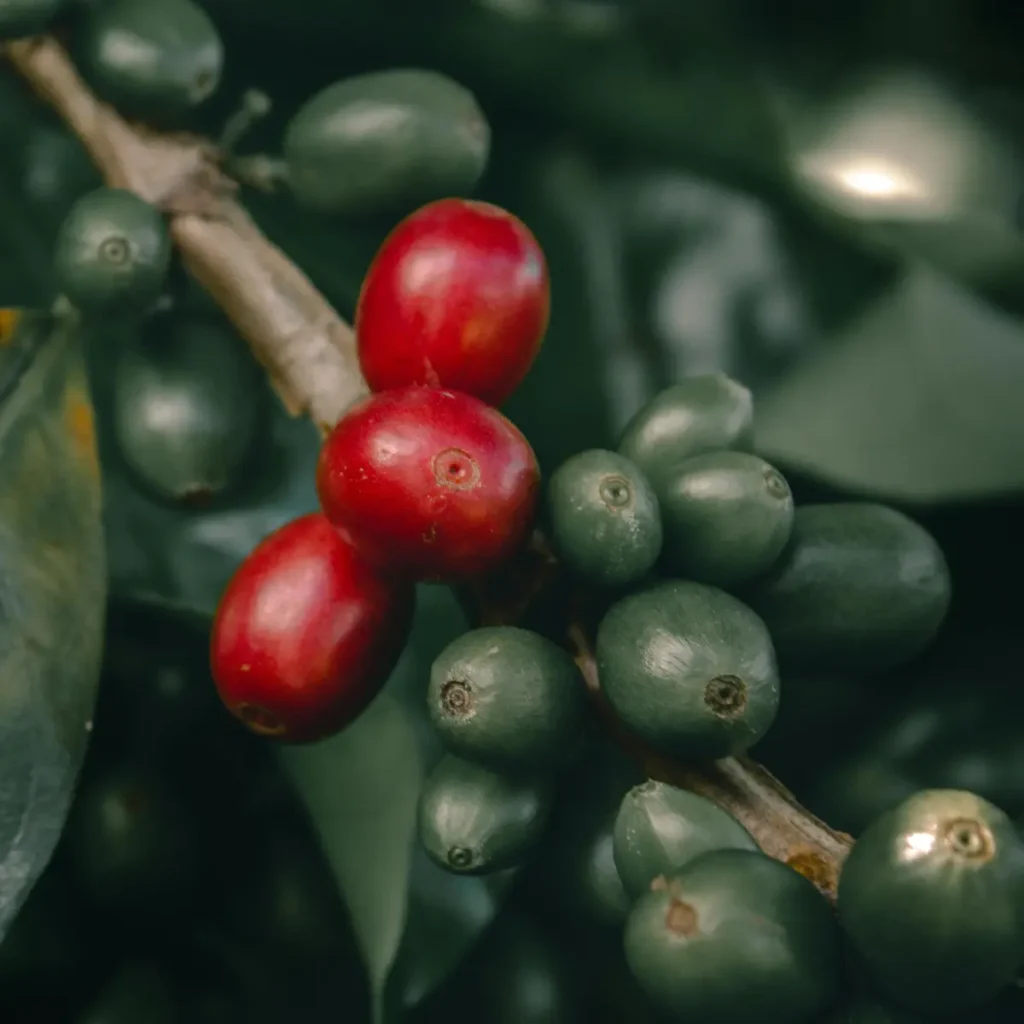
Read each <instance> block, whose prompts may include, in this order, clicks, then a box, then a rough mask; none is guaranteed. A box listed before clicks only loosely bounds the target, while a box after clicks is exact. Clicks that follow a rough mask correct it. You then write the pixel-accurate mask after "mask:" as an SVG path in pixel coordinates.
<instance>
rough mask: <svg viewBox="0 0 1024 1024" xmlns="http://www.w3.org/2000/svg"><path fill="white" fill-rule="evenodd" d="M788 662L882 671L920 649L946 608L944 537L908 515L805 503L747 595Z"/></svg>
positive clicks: (875, 508) (864, 507) (855, 505)
mask: <svg viewBox="0 0 1024 1024" xmlns="http://www.w3.org/2000/svg"><path fill="white" fill-rule="evenodd" d="M744 600H746V601H747V602H748V603H749V604H750V605H751V607H752V608H754V610H755V611H757V613H758V614H759V615H760V616H761V617H762V618H763V619H764V621H765V622H766V623H767V624H768V628H769V629H770V630H771V634H772V640H773V641H774V643H775V647H776V650H777V651H778V654H779V657H780V658H781V659H782V660H783V661H784V662H785V663H786V664H787V665H800V666H802V667H804V668H811V667H814V668H820V669H826V670H827V669H829V668H832V669H841V670H842V671H844V672H848V671H850V670H857V671H875V672H878V671H883V670H885V669H888V668H892V667H893V666H895V665H897V664H899V663H901V662H904V661H907V660H909V659H910V658H913V657H914V656H916V655H917V654H919V653H920V652H921V651H923V650H924V649H925V648H926V647H927V646H928V645H929V644H930V643H931V641H932V640H933V639H934V637H935V634H936V633H937V632H938V630H939V627H940V626H941V625H942V622H943V621H944V619H945V617H946V612H947V610H948V609H949V601H950V579H949V570H948V569H947V567H946V561H945V558H944V557H943V554H942V551H941V550H940V549H939V546H938V544H936V542H935V540H934V539H933V538H932V537H931V535H930V534H929V533H928V532H927V531H926V530H924V529H923V528H922V527H921V526H919V525H918V524H917V523H915V522H914V521H913V520H912V519H909V518H908V517H907V516H905V515H904V514H903V513H902V512H897V511H896V510H895V509H891V508H886V507H885V506H883V505H874V504H869V503H863V504H861V503H856V502H851V503H836V504H829V505H803V506H801V507H800V508H798V509H797V510H796V515H795V517H794V522H793V535H792V537H791V540H790V543H789V545H788V547H787V549H786V551H785V552H784V554H783V556H782V557H781V558H780V560H779V562H778V563H777V564H776V566H775V567H774V568H773V569H772V570H771V572H770V573H769V574H768V575H767V576H766V577H765V578H764V579H763V580H760V581H758V582H757V583H756V584H755V585H754V586H753V587H752V588H751V589H750V590H749V592H747V593H746V594H745V595H744Z"/></svg>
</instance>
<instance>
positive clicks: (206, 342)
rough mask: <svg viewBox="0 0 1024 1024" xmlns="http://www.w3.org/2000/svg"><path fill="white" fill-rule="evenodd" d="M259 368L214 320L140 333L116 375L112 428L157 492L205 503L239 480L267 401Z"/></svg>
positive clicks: (132, 462)
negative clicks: (263, 405) (263, 399)
mask: <svg viewBox="0 0 1024 1024" xmlns="http://www.w3.org/2000/svg"><path fill="white" fill-rule="evenodd" d="M263 394H264V392H263V390H262V381H261V380H260V375H259V367H258V365H257V364H256V362H255V361H254V360H253V359H252V358H251V356H250V355H249V352H248V350H247V349H246V347H245V345H244V344H243V343H242V341H241V340H240V339H239V338H238V337H237V336H236V335H235V334H233V333H232V332H231V331H230V330H229V329H228V328H227V327H226V326H222V325H221V324H220V323H218V322H215V321H207V320H200V319H191V318H189V319H183V320H180V321H178V322H176V323H175V324H174V325H173V326H172V327H171V328H170V329H168V330H167V331H166V332H165V333H164V332H161V333H157V334H156V336H154V337H146V336H140V337H138V338H136V339H134V340H133V341H132V342H131V343H130V344H129V345H128V346H126V348H125V349H124V351H123V352H122V353H121V356H120V361H119V363H118V365H117V369H116V372H115V377H114V431H115V437H116V440H117V444H118V447H119V449H120V452H121V455H122V456H123V458H124V460H125V462H126V463H127V465H128V467H129V468H130V469H131V471H132V472H133V473H134V474H135V476H136V477H137V478H138V480H139V481H140V482H141V483H142V484H143V485H144V486H145V487H146V488H147V489H148V490H149V491H151V492H152V493H153V494H154V495H156V496H157V497H160V498H163V499H166V500H170V501H176V502H193V503H198V502H203V501H207V500H209V499H210V498H211V497H213V496H215V495H218V494H220V493H222V492H224V491H225V490H227V489H228V488H229V487H230V486H231V485H232V484H234V483H235V482H236V481H237V480H238V479H239V476H240V474H241V472H242V470H243V468H244V466H245V463H246V459H247V458H248V456H249V454H250V452H251V450H252V446H253V442H254V438H255V436H256V432H257V429H258V426H259V414H260V409H261V408H262V398H263Z"/></svg>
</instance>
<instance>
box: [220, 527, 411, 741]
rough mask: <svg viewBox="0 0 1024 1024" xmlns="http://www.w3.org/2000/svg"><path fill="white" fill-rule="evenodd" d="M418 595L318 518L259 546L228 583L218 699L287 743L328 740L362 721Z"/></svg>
mask: <svg viewBox="0 0 1024 1024" xmlns="http://www.w3.org/2000/svg"><path fill="white" fill-rule="evenodd" d="M414 602H415V591H414V589H413V588H412V587H411V586H410V585H407V584H403V583H400V582H395V581H385V580H383V579H381V578H379V577H378V575H377V574H376V573H374V572H373V570H372V569H370V568H369V567H368V566H367V565H366V563H365V562H364V561H363V560H362V559H361V558H360V557H359V556H358V555H357V554H356V552H355V551H354V549H353V548H352V546H351V545H350V544H349V543H347V542H346V541H345V539H344V538H343V537H342V536H341V535H340V534H339V533H338V531H337V530H336V529H334V527H333V526H331V524H330V523H329V522H328V521H327V520H326V519H325V518H324V517H323V516H322V515H321V514H319V513H314V514H311V515H306V516H302V517H300V518H298V519H295V520H293V521H292V522H290V523H287V524H286V525H285V526H282V527H280V528H279V529H278V530H276V531H275V532H274V533H272V534H270V535H269V536H268V537H266V538H265V539H264V540H263V541H262V542H261V543H260V544H258V545H257V546H256V547H255V548H254V549H253V551H252V552H251V553H250V554H249V556H248V557H247V558H246V559H245V561H244V562H243V563H242V564H241V565H240V566H239V568H238V569H237V570H236V572H235V575H234V576H233V578H232V579H231V582H230V583H229V584H228V586H227V589H226V590H225V592H224V594H223V596H222V597H221V601H220V605H219V607H218V610H217V615H216V617H215V619H214V623H213V632H212V637H211V647H210V665H211V671H212V674H213V678H214V681H215V682H216V684H217V691H218V693H219V694H220V697H221V700H222V701H223V702H224V704H225V705H226V706H227V708H228V710H229V711H231V713H232V714H234V715H235V716H236V717H238V718H239V719H241V720H242V722H244V723H245V724H246V725H247V726H248V727H249V729H251V730H252V731H253V732H255V733H258V734H260V735H263V736H269V737H272V738H274V739H278V740H282V741H284V742H291V743H302V742H310V741H312V740H318V739H323V738H325V737H327V736H330V735H332V734H334V733H336V732H338V731H339V730H341V729H342V728H344V727H345V726H346V725H348V724H350V723H351V722H352V721H353V720H354V719H355V718H357V717H358V715H359V714H360V712H362V711H363V710H364V709H365V708H366V707H367V705H369V703H370V702H371V701H372V700H373V698H374V697H375V696H376V695H377V693H378V692H379V691H380V689H381V687H382V686H383V685H384V683H385V682H386V681H387V678H388V676H389V675H390V674H391V672H392V670H393V669H394V667H395V663H396V662H397V661H398V657H399V655H400V654H401V652H402V650H403V648H404V646H405V644H406V641H407V640H408V636H409V630H410V629H411V627H412V618H413V610H414Z"/></svg>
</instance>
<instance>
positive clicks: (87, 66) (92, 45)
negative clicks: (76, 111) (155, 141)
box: [76, 0, 224, 119]
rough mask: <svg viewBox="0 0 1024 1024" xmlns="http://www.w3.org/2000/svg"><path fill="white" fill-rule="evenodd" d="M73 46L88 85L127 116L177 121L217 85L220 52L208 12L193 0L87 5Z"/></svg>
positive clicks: (221, 60) (123, 0) (113, 0)
mask: <svg viewBox="0 0 1024 1024" xmlns="http://www.w3.org/2000/svg"><path fill="white" fill-rule="evenodd" d="M76 43H77V44H78V63H79V66H80V67H81V69H82V72H83V74H84V75H85V77H86V78H87V79H88V80H89V83H90V84H91V85H92V87H93V88H94V89H95V90H96V92H97V93H98V94H99V95H100V96H101V97H102V98H103V99H105V100H106V101H107V102H108V103H112V104H113V105H114V106H116V107H117V108H118V109H119V110H120V111H122V112H123V113H126V114H129V115H132V116H136V117H142V118H145V117H156V118H160V119H163V118H171V119H176V118H178V117H180V116H182V115H183V114H186V113H188V112H189V111H191V110H192V109H193V108H195V107H197V106H199V104H201V103H203V102H204V101H205V100H207V99H209V98H210V96H212V95H213V93H214V92H215V91H216V89H217V86H218V85H219V84H220V78H221V71H222V69H223V65H224V47H223V44H222V43H221V38H220V35H219V33H218V32H217V29H216V26H215V25H214V24H213V22H212V21H211V20H210V17H209V15H208V14H207V13H206V11H205V10H203V8H202V7H200V6H199V5H198V4H195V3H193V2H192V0H105V2H104V3H98V4H92V5H90V7H89V9H88V14H87V16H86V18H85V19H84V23H83V25H82V27H81V31H80V33H79V34H78V35H77V36H76Z"/></svg>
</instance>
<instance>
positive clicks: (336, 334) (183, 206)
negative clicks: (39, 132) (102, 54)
mask: <svg viewBox="0 0 1024 1024" xmlns="http://www.w3.org/2000/svg"><path fill="white" fill-rule="evenodd" d="M3 52H4V53H5V54H6V56H7V57H8V59H9V60H10V61H11V63H12V64H13V65H14V66H15V68H17V70H18V71H19V72H20V73H21V75H22V76H23V77H24V78H25V80H26V81H27V82H28V83H29V84H30V85H31V86H32V88H33V89H34V90H35V92H36V93H37V94H38V95H39V96H40V97H41V98H42V99H43V100H45V101H46V102H47V103H48V104H49V105H50V106H51V107H52V108H53V109H54V110H55V111H56V112H57V113H58V114H60V116H61V117H62V118H63V120H64V122H65V124H67V126H68V127H69V128H70V129H71V130H72V131H73V132H74V134H75V135H76V136H77V137H78V139H79V141H80V142H81V143H82V145H83V146H84V147H85V149H86V151H87V152H88V153H89V155H90V157H91V158H92V160H93V162H94V163H95V164H96V167H97V168H98V169H99V171H100V173H101V174H102V175H103V178H104V180H105V181H106V183H107V185H109V186H111V187H114V188H125V189H130V190H131V191H132V192H135V193H136V194H137V195H139V196H141V197H142V198H143V199H145V200H147V201H148V202H151V203H153V204H155V205H156V206H159V207H160V208H161V209H162V210H164V211H165V212H166V213H167V216H168V219H169V222H170V230H171V235H172V237H173V238H174V241H175V243H176V244H177V246H178V250H179V252H180V253H181V255H182V258H183V260H184V262H185V265H186V267H187V268H188V269H189V270H190V271H191V273H192V274H193V276H194V277H195V278H196V279H197V280H198V281H199V283H200V284H201V285H202V286H203V287H204V288H206V290H207V291H209V293H210V294H211V295H212V296H213V298H214V299H215V300H216V301H217V302H218V303H219V304H220V305H221V306H222V307H223V309H224V311H225V312H226V313H227V315H228V316H229V317H230V318H231V320H232V321H233V322H234V324H235V326H236V327H237V329H238V331H239V333H240V334H241V335H242V336H243V337H244V338H245V339H246V340H247V341H248V342H249V344H250V346H251V347H252V350H253V353H254V354H255V355H256V358H257V359H259V361H260V362H261V363H262V364H263V365H264V367H266V369H267V372H268V374H269V375H270V379H271V381H272V383H273V385H274V387H275V389H276V390H277V393H278V394H279V395H280V397H281V400H282V402H284V404H285V406H286V407H287V409H288V410H289V412H291V413H292V414H293V415H299V414H301V413H308V414H309V416H310V417H311V418H312V419H313V421H314V423H316V425H317V426H318V427H319V428H320V430H321V431H322V432H326V431H327V430H328V429H330V427H331V426H332V425H333V424H334V423H336V422H337V420H338V419H339V418H340V417H341V415H342V414H343V413H344V412H345V410H346V409H347V408H348V407H349V406H350V405H351V404H352V402H353V401H354V400H355V399H357V398H359V397H360V396H361V395H362V394H364V393H365V392H366V385H365V383H364V382H363V379H362V376H361V374H360V372H359V364H358V361H357V359H356V352H355V339H354V336H353V334H352V329H351V327H350V326H349V325H348V324H346V323H345V321H344V320H342V318H341V317H340V316H339V315H338V313H337V312H336V311H335V310H334V309H333V308H332V307H331V304H330V303H329V302H328V301H327V300H326V299H325V298H324V297H323V296H322V295H321V294H320V292H318V291H317V290H316V288H314V287H313V285H312V284H311V283H310V281H309V279H308V278H307V277H306V276H305V275H304V274H303V273H302V272H301V271H299V270H298V269H297V268H296V267H295V265H294V264H293V263H292V262H291V261H290V260H289V259H288V258H287V257H286V256H285V255H284V254H283V253H282V252H281V251H280V250H279V249H278V248H277V247H276V246H274V245H273V244H272V243H271V242H270V241H269V240H268V239H267V238H266V236H264V235H263V233H262V232H261V231H260V230H259V228H258V227H257V226H256V225H255V223H253V220H252V218H251V217H250V216H249V215H248V213H247V212H246V211H245V209H244V208H243V207H242V206H241V205H240V204H239V203H238V202H237V201H236V199H235V198H234V191H235V189H234V183H233V182H231V181H230V179H228V178H227V177H226V176H225V175H224V174H223V173H222V171H221V170H220V167H219V166H218V157H219V153H218V152H217V150H216V148H215V147H213V146H212V145H211V144H210V143H209V142H208V141H206V140H204V139H199V138H195V137H193V136H188V135H168V134H159V133H156V132H152V131H150V130H148V129H146V128H144V127H141V126H138V125H134V124H129V123H128V122H127V121H126V120H125V119H124V118H123V117H121V115H120V114H118V113H117V111H116V110H114V109H113V108H112V107H110V106H108V105H107V104H105V103H102V102H101V101H100V100H98V99H97V98H96V97H95V96H94V95H93V94H92V92H91V91H90V89H89V87H88V86H87V85H86V84H85V82H84V81H83V80H82V78H81V76H80V75H79V74H78V71H77V70H76V68H75V66H74V64H73V63H72V61H71V59H70V58H69V56H68V54H67V53H66V51H65V50H64V48H63V47H62V46H61V45H60V44H59V43H58V42H57V41H56V40H54V39H52V38H49V37H42V38H39V39H33V40H28V41H20V42H12V43H7V44H6V45H4V47H3Z"/></svg>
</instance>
